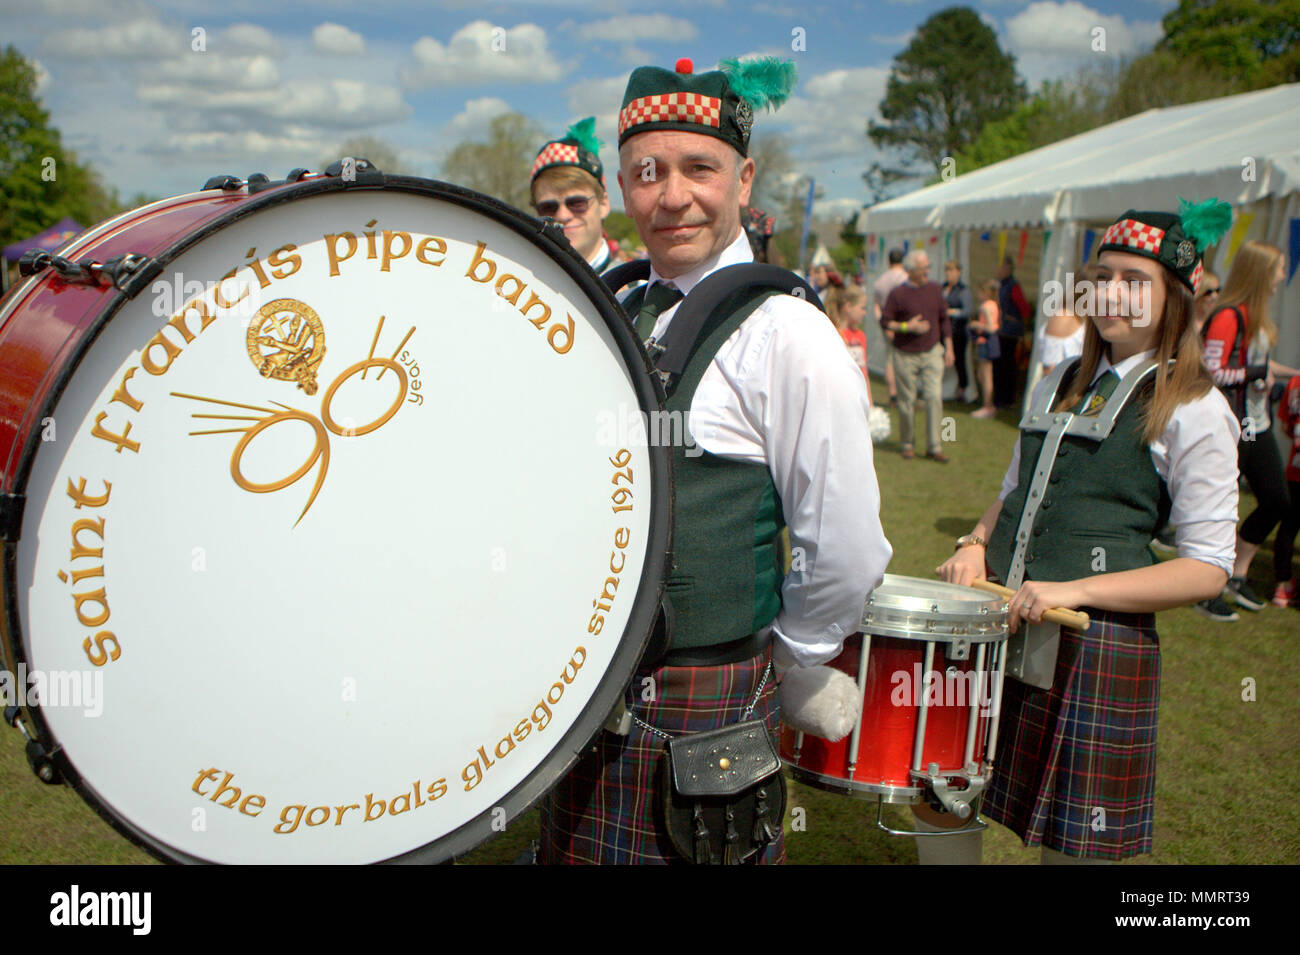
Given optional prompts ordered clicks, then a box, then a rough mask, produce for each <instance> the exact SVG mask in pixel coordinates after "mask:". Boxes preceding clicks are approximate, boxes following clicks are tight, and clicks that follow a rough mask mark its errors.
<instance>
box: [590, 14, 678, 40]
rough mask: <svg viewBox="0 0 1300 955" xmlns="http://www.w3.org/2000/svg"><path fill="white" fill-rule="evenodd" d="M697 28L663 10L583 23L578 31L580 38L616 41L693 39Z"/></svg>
mask: <svg viewBox="0 0 1300 955" xmlns="http://www.w3.org/2000/svg"><path fill="white" fill-rule="evenodd" d="M699 34H700V31H699V30H697V29H696V28H695V24H693V23H691V22H690V21H689V20H680V19H678V18H677V17H670V16H668V14H666V13H644V14H634V15H631V16H622V17H610V18H609V19H607V20H595V21H593V22H591V23H587V24H585V25H584V26H583V27H582V28H581V29H580V30H579V31H578V38H579V39H580V40H588V41H590V40H608V41H611V42H615V43H617V42H619V41H621V40H628V39H631V38H635V39H637V40H639V41H641V42H645V41H647V40H668V41H674V42H677V41H685V40H694V39H695V38H696V37H697V36H699Z"/></svg>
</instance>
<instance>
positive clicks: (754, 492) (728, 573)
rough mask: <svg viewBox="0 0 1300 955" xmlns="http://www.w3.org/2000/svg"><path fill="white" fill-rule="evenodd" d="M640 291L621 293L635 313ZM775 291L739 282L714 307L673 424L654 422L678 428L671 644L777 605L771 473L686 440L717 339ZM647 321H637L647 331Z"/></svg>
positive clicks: (769, 612) (724, 634)
mask: <svg viewBox="0 0 1300 955" xmlns="http://www.w3.org/2000/svg"><path fill="white" fill-rule="evenodd" d="M644 288H645V287H644V286H642V289H644ZM644 294H645V293H644V291H642V290H641V289H639V290H637V291H636V292H633V293H632V294H631V295H630V296H629V297H628V299H627V301H626V302H625V303H624V305H625V308H626V310H627V312H628V314H630V315H632V316H633V317H634V320H635V316H636V314H637V311H638V310H639V308H640V305H641V300H642V298H643V297H644ZM778 294H780V293H779V292H776V291H774V290H773V289H770V288H754V287H747V288H742V289H740V290H738V291H737V292H736V293H734V294H733V295H732V296H730V297H729V298H728V299H727V300H726V301H725V302H724V303H723V305H722V307H720V308H719V309H717V311H715V312H714V314H713V315H711V316H710V317H709V320H708V322H706V323H705V326H704V328H703V329H702V330H701V332H700V337H699V339H698V340H697V341H696V344H695V349H694V350H693V351H692V352H691V356H690V359H689V360H688V361H687V363H686V368H685V369H684V370H683V372H682V374H681V377H680V378H679V379H678V380H677V382H676V384H675V386H674V387H673V388H672V390H671V392H670V393H669V395H668V400H667V402H666V403H665V408H666V409H667V411H668V415H667V422H666V423H667V425H668V426H669V427H655V426H654V423H653V422H652V427H651V429H650V431H651V435H650V440H651V441H660V442H663V441H664V440H665V438H664V437H663V436H664V435H665V434H667V433H671V434H672V435H673V437H674V438H676V437H677V435H678V434H680V435H681V436H682V440H674V441H673V442H672V455H671V457H672V462H673V484H674V498H673V556H672V562H671V564H670V569H669V575H668V581H667V599H668V602H669V603H670V604H671V606H672V609H673V612H674V614H675V617H676V619H675V621H674V626H673V630H672V634H671V638H670V641H669V648H670V649H674V650H675V649H681V648H685V647H703V646H712V645H715V644H719V643H729V642H731V641H733V640H739V639H741V638H742V637H745V636H748V635H749V634H751V633H753V632H754V631H755V630H759V629H761V628H763V627H765V626H767V625H768V624H769V623H771V622H772V620H773V619H774V618H775V617H776V615H777V613H778V612H779V611H780V609H781V582H782V580H783V578H784V576H785V575H784V573H783V571H782V566H781V550H780V546H779V544H778V541H777V538H778V535H779V534H780V532H781V530H782V528H784V527H785V518H784V515H783V512H782V510H781V499H780V497H779V495H778V494H777V491H776V485H775V484H773V483H772V475H771V473H770V472H769V471H768V469H767V467H766V466H765V465H762V464H750V463H748V462H745V461H734V460H730V459H728V458H722V457H718V456H717V455H714V454H710V453H709V452H708V451H705V450H704V449H703V448H702V447H700V446H699V445H698V444H692V445H690V446H689V447H687V446H686V441H685V437H686V435H687V433H688V432H687V429H686V422H687V420H688V412H689V411H690V407H691V400H692V399H693V398H694V397H695V389H696V388H697V387H698V386H699V384H700V379H701V378H703V377H704V373H705V371H707V370H708V367H709V365H710V363H712V361H713V358H714V356H715V355H717V353H718V349H720V348H721V347H722V346H723V344H724V343H725V342H726V341H727V339H728V338H730V337H731V336H732V334H733V333H734V332H735V331H736V329H738V328H739V327H740V325H741V323H742V322H744V320H745V319H746V318H748V317H749V316H750V314H752V313H753V311H754V310H755V309H756V308H758V306H759V305H760V304H762V302H763V301H765V300H766V299H768V298H770V297H771V296H773V295H778ZM651 331H653V328H638V329H637V332H638V334H640V336H641V339H642V340H643V341H644V340H645V339H646V338H648V337H649V336H650V333H651ZM677 422H680V423H681V431H680V432H679V431H678V429H677ZM670 429H671V430H670Z"/></svg>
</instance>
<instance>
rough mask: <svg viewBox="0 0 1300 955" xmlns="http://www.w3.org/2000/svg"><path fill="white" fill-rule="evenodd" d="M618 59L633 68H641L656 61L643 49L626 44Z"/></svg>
mask: <svg viewBox="0 0 1300 955" xmlns="http://www.w3.org/2000/svg"><path fill="white" fill-rule="evenodd" d="M618 57H619V59H620V60H622V61H623V62H624V63H628V64H631V65H632V66H641V65H643V64H645V63H653V62H654V59H655V58H654V56H652V55H651V54H650V53H649V52H648V51H646V50H643V49H641V48H640V47H639V46H634V45H633V44H631V43H628V44H625V45H624V46H623V48H622V49H620V50H619V51H618Z"/></svg>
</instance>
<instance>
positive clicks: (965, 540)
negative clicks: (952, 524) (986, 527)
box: [953, 534, 988, 550]
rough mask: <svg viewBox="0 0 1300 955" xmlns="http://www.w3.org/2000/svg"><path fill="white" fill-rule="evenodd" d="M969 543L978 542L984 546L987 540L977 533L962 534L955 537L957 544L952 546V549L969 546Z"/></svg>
mask: <svg viewBox="0 0 1300 955" xmlns="http://www.w3.org/2000/svg"><path fill="white" fill-rule="evenodd" d="M971 544H979V545H980V546H981V547H984V546H985V545H987V544H988V541H986V540H985V539H984V538H982V537H980V536H979V535H978V534H963V535H962V536H961V537H958V538H957V546H956V547H954V548H953V550H961V549H962V548H963V547H969V546H970V545H971Z"/></svg>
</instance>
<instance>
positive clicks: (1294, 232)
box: [1286, 219, 1300, 285]
mask: <svg viewBox="0 0 1300 955" xmlns="http://www.w3.org/2000/svg"><path fill="white" fill-rule="evenodd" d="M1289 251H1290V255H1291V271H1289V272H1287V274H1286V282H1287V284H1288V285H1290V284H1291V280H1292V279H1293V278H1295V269H1296V266H1297V265H1300V219H1292V220H1291V242H1290V250H1289Z"/></svg>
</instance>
